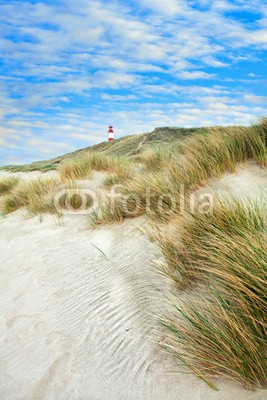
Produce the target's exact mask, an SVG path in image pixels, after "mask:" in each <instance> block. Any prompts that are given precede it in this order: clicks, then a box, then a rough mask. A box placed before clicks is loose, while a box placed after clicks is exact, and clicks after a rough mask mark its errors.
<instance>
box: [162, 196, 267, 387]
mask: <svg viewBox="0 0 267 400" xmlns="http://www.w3.org/2000/svg"><path fill="white" fill-rule="evenodd" d="M266 221H267V219H266V204H257V203H256V204H255V203H253V202H250V201H245V200H243V201H237V200H233V201H231V202H230V203H225V202H222V201H218V202H217V204H216V207H215V209H214V212H213V213H212V214H210V215H203V214H202V213H196V214H195V215H186V216H185V215H184V216H183V217H177V220H176V221H172V223H173V225H174V226H175V227H176V231H175V230H173V231H172V232H171V233H169V232H168V231H167V230H164V232H162V233H160V234H159V236H158V237H157V239H156V240H157V243H158V244H159V245H160V247H161V249H162V251H163V254H164V256H165V259H166V262H167V265H166V267H165V272H166V274H167V275H168V276H169V277H170V278H171V279H172V281H174V282H175V284H176V285H178V287H179V289H180V290H181V289H182V290H187V292H188V291H190V290H192V289H193V292H192V293H194V294H192V296H190V297H188V300H184V301H183V302H181V301H180V302H179V300H178V299H179V295H178V294H177V297H176V300H175V302H174V314H173V316H172V317H165V319H162V320H161V323H162V325H163V326H164V327H165V328H166V329H167V331H168V332H169V338H168V340H166V343H165V345H164V346H165V347H166V348H167V349H169V351H171V352H172V353H173V354H174V355H175V356H176V357H177V358H178V359H179V360H181V361H182V362H183V363H184V364H185V365H187V366H188V367H189V368H191V370H192V371H193V372H194V373H196V374H197V376H199V377H200V378H202V379H203V380H204V381H205V382H207V383H208V384H209V385H210V386H211V387H214V385H213V383H212V382H211V377H219V376H222V375H223V376H226V377H228V378H230V379H233V380H235V381H237V382H241V383H243V384H244V385H245V387H247V388H250V389H251V388H253V387H254V386H257V387H261V385H263V384H267V298H266V281H267V232H266ZM200 288H202V289H200ZM203 288H204V289H203ZM189 293H190V292H189ZM196 293H198V294H196Z"/></svg>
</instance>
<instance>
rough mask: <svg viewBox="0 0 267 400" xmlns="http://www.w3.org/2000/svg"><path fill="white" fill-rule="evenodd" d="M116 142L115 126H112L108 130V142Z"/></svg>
mask: <svg viewBox="0 0 267 400" xmlns="http://www.w3.org/2000/svg"><path fill="white" fill-rule="evenodd" d="M112 140H114V131H113V126H112V125H110V126H109V128H108V141H109V142H112Z"/></svg>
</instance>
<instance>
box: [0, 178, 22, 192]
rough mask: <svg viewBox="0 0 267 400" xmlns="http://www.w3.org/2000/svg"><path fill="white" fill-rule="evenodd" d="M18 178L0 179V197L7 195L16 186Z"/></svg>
mask: <svg viewBox="0 0 267 400" xmlns="http://www.w3.org/2000/svg"><path fill="white" fill-rule="evenodd" d="M18 183H19V178H17V177H13V176H8V177H4V178H1V179H0V196H2V195H5V194H7V193H9V192H10V191H11V190H12V189H13V188H14V187H15V186H17V184H18Z"/></svg>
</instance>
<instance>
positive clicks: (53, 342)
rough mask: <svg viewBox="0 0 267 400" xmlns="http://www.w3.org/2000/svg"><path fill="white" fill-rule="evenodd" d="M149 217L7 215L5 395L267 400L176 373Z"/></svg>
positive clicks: (0, 370)
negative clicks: (160, 320)
mask: <svg viewBox="0 0 267 400" xmlns="http://www.w3.org/2000/svg"><path fill="white" fill-rule="evenodd" d="M142 223H143V220H142V219H138V220H134V221H127V222H125V223H124V224H122V225H118V226H113V227H102V228H99V229H96V230H93V229H89V228H88V223H87V221H86V218H85V217H83V216H68V217H67V218H65V221H64V222H63V223H60V224H59V223H58V221H56V220H55V219H54V218H53V217H51V216H46V217H45V219H44V221H43V222H42V223H40V222H39V220H38V218H32V219H25V218H23V217H22V215H21V213H20V212H16V213H14V214H13V215H11V216H9V217H8V218H6V219H2V220H1V221H0V257H1V264H0V274H1V277H0V288H1V290H0V308H1V320H0V376H1V382H0V398H1V399H4V400H15V399H16V400H41V399H45V400H61V399H62V400H138V399H139V400H176V399H180V400H212V399H214V400H229V399H242V400H264V399H266V392H265V391H256V392H249V391H245V390H244V389H243V388H241V387H239V386H238V385H234V384H231V383H229V382H222V381H217V382H216V385H217V386H218V388H219V389H220V391H219V392H214V391H212V390H211V389H210V388H209V387H208V386H207V385H206V384H204V383H203V382H202V381H200V380H198V379H197V378H196V377H194V376H191V375H185V374H177V371H178V370H180V367H179V366H177V361H176V359H174V358H173V357H172V356H170V355H168V354H166V353H164V352H162V350H160V348H158V347H157V345H156V344H155V343H154V341H153V340H152V338H153V337H156V336H155V330H156V329H157V326H158V325H157V319H156V315H159V314H160V313H161V312H162V311H163V310H164V307H165V306H166V300H165V298H164V297H163V295H162V294H161V292H160V291H158V290H156V289H155V286H156V287H158V288H162V289H164V287H166V286H167V285H168V282H166V281H165V279H164V278H163V277H162V276H160V275H159V274H157V273H156V271H155V268H154V266H153V261H155V260H157V259H159V258H160V257H161V254H160V253H159V250H158V249H157V248H156V247H155V246H154V245H153V244H151V243H150V242H149V241H148V239H147V238H146V237H144V236H143V235H142V234H141V233H140V231H139V230H138V229H137V228H136V226H135V225H137V226H138V225H140V224H142ZM157 335H158V334H157ZM157 337H158V336H157ZM159 339H160V338H159Z"/></svg>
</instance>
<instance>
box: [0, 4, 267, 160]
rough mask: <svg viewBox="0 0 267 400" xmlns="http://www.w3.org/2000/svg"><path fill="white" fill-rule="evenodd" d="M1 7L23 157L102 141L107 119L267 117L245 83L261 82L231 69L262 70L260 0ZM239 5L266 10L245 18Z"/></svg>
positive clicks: (1, 103) (13, 134)
mask: <svg viewBox="0 0 267 400" xmlns="http://www.w3.org/2000/svg"><path fill="white" fill-rule="evenodd" d="M2 3H3V4H1V8H2V12H1V15H0V21H2V23H3V26H4V34H3V37H2V38H0V54H1V55H2V59H3V68H2V70H3V73H1V75H2V82H3V83H2V85H1V87H0V126H1V131H0V133H1V139H0V142H1V145H2V146H7V144H8V145H9V146H10V147H12V149H14V148H17V149H18V152H19V148H20V147H22V148H23V149H24V150H23V151H24V154H25V155H24V157H25V159H26V158H27V157H28V158H31V157H32V156H30V155H31V153H32V154H36V152H35V148H36V147H38V151H39V155H36V157H37V158H41V157H42V155H43V156H44V157H47V156H48V155H51V156H52V155H56V154H59V153H61V152H64V151H65V149H66V151H67V149H68V150H70V149H74V148H77V147H82V145H83V144H87V145H88V144H90V143H92V144H93V143H94V142H96V141H101V140H103V139H105V137H106V126H107V125H109V124H110V123H113V124H115V125H116V127H117V129H118V134H122V135H124V134H128V133H137V132H143V131H146V130H151V129H152V128H153V127H155V126H157V125H183V126H192V125H202V124H204V125H205V124H208V123H210V124H212V123H222V124H226V123H249V122H251V120H253V118H254V117H255V116H257V115H260V114H263V113H264V112H265V113H266V106H265V101H266V98H265V96H260V95H259V94H258V93H257V88H256V87H249V88H248V87H245V88H244V87H243V86H244V85H246V84H247V83H248V82H249V84H250V85H253V83H254V81H255V82H256V79H248V78H247V81H246V80H245V79H242V77H241V76H238V77H235V76H234V77H233V76H232V75H231V73H232V71H233V70H234V71H238V63H239V62H241V63H242V62H244V61H246V62H247V64H249V63H252V62H255V65H256V66H257V64H256V63H257V62H259V61H260V60H261V59H262V57H263V56H262V53H260V52H258V49H259V50H261V49H264V48H266V46H267V36H266V35H267V33H266V28H267V18H266V11H264V7H263V6H262V3H259V2H258V1H257V0H242V1H241V0H240V1H239V0H233V1H231V2H230V1H226V0H216V1H214V2H210V1H206V0H201V1H194V0H190V1H189V0H188V1H186V0H181V1H177V0H165V1H164V2H163V1H162V0H143V1H141V0H138V8H137V7H136V5H135V3H136V2H123V1H122V0H116V1H115V0H111V1H108V2H107V1H104V0H91V1H87V0H76V1H75V2H69V1H67V0H60V1H59V0H55V2H53V3H52V2H49V3H50V4H45V3H42V2H41V1H40V2H26V1H24V2H15V1H12V0H11V1H7V0H4V1H3V2H2ZM240 10H246V11H247V12H249V11H253V12H254V11H257V13H258V14H257V15H259V14H260V16H259V18H258V20H257V21H254V23H253V24H250V25H246V23H244V22H242V20H241V19H240V20H239V19H238V18H235V13H236V12H238V11H240ZM226 11H227V12H226ZM229 11H230V12H231V16H227V15H228V12H229ZM237 15H238V14H237ZM14 38H16V40H14ZM215 68H216V71H215V72H214V69H215ZM248 68H251V70H252V71H253V73H249V72H248V71H247V70H245V69H244V71H245V72H244V74H245V75H246V77H249V78H257V79H258V78H259V79H260V76H259V72H258V71H257V69H255V71H254V68H253V67H251V65H250V66H249V67H248ZM195 80H202V84H201V85H200V84H199V85H197V84H196V83H197V82H194V81H195ZM214 80H215V82H216V85H214ZM205 81H206V82H205ZM239 84H240V86H241V87H239ZM241 84H242V85H241ZM222 85H224V86H222ZM254 92H255V93H254ZM244 93H246V94H244ZM248 93H249V94H248ZM113 103H114V104H113ZM96 132H97V134H96ZM36 138H38V142H34V140H36ZM98 139H99V140H98ZM38 143H39V144H38ZM45 143H47V146H46V145H45ZM62 143H64V144H65V146H67V147H65V148H63V147H61V144H62ZM1 154H2V153H1ZM9 159H10V157H9ZM12 159H14V157H13V158H12ZM31 159H32V158H31ZM1 162H3V161H1Z"/></svg>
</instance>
